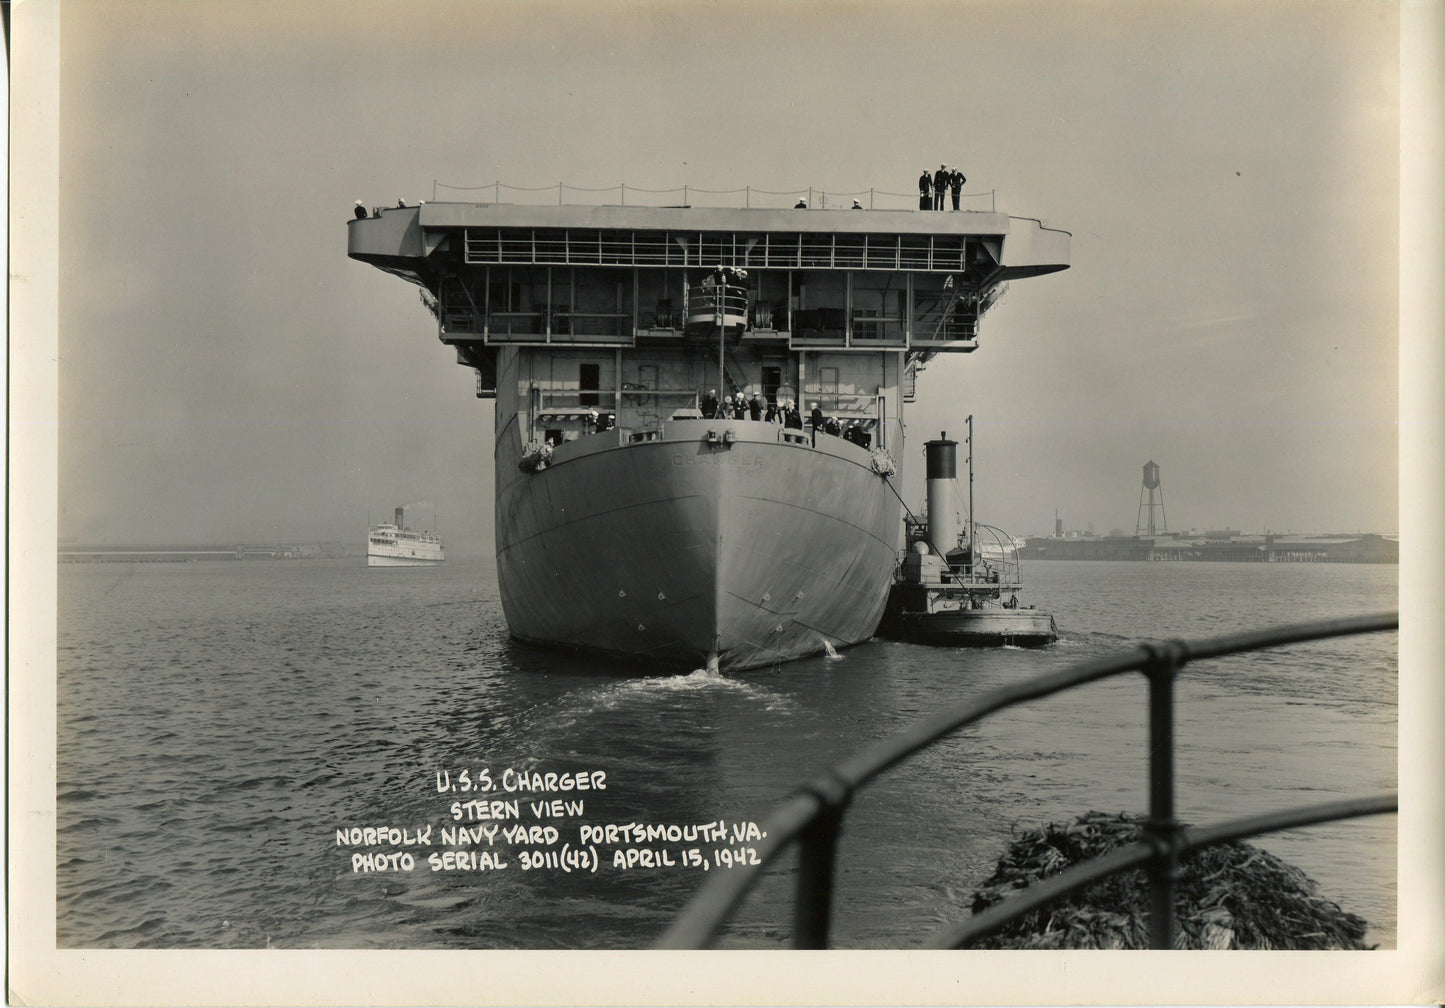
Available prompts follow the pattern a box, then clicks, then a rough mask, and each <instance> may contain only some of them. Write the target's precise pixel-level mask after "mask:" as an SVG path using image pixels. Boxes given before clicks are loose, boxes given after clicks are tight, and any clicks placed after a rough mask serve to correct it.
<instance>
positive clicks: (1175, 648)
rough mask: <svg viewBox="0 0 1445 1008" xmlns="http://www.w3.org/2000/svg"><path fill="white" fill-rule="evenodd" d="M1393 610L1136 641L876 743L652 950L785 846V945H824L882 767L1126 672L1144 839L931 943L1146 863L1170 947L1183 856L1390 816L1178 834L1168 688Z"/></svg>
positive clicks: (697, 931)
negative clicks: (1142, 745) (1187, 669)
mask: <svg viewBox="0 0 1445 1008" xmlns="http://www.w3.org/2000/svg"><path fill="white" fill-rule="evenodd" d="M1399 625H1400V624H1399V615H1398V613H1384V614H1379V615H1371V616H1357V617H1350V618H1344V619H1336V620H1327V621H1323V622H1315V623H1301V624H1292V625H1287V626H1281V627H1273V628H1269V629H1265V630H1259V631H1251V632H1246V633H1236V634H1229V635H1225V636H1221V637H1213V638H1208V639H1205V640H1197V641H1183V640H1171V641H1162V642H1150V643H1144V644H1140V645H1139V646H1137V647H1135V648H1134V649H1133V650H1131V651H1126V652H1123V653H1122V654H1118V655H1114V656H1111V657H1105V658H1100V659H1096V660H1094V661H1089V662H1084V663H1081V664H1078V665H1073V666H1070V667H1069V668H1066V669H1062V670H1060V671H1058V672H1054V673H1050V674H1048V675H1044V676H1039V677H1037V678H1035V679H1031V680H1029V681H1027V682H1023V683H1019V684H1016V685H1013V686H1006V687H1003V688H1001V689H997V690H994V691H992V692H990V693H987V694H985V695H984V696H982V697H980V698H978V699H976V700H970V701H967V702H964V703H962V704H959V705H958V706H955V707H953V708H950V709H949V710H946V711H943V712H942V713H940V714H937V715H934V716H933V717H931V718H928V719H926V720H924V721H922V722H920V723H919V724H918V725H916V726H914V727H913V728H912V729H911V730H909V731H906V732H904V733H902V734H899V735H896V736H894V737H892V738H889V739H885V740H883V741H881V742H879V743H877V744H875V745H873V746H872V747H870V748H869V749H866V750H864V751H863V752H862V753H860V754H858V755H857V756H854V757H853V758H851V759H849V760H847V761H845V762H844V763H842V764H840V765H838V766H837V767H835V768H833V769H832V770H830V771H828V772H827V773H825V774H824V775H823V776H821V777H818V778H816V779H814V780H812V781H809V782H808V783H806V784H804V785H803V786H802V788H801V789H800V790H799V793H798V794H797V795H796V796H795V797H793V798H792V799H791V800H789V801H788V802H786V803H785V804H783V805H782V806H781V807H780V808H778V809H777V810H776V811H775V812H773V814H772V815H770V816H769V817H768V819H767V820H766V821H765V822H763V823H761V824H760V829H761V830H762V833H763V837H764V839H763V840H761V841H759V842H758V843H757V844H755V845H754V847H755V849H756V851H757V853H758V861H757V863H756V864H753V865H748V866H745V867H743V868H738V869H733V870H732V871H730V872H728V873H726V874H721V875H716V876H714V877H712V878H711V879H709V881H708V882H707V883H705V884H704V885H703V887H702V889H700V890H699V891H698V893H697V895H696V896H695V897H694V898H693V900H692V902H691V903H689V904H688V906H687V907H686V908H685V909H684V911H683V913H682V914H681V915H680V916H679V917H678V919H677V920H676V921H675V922H674V923H673V924H672V926H671V927H670V928H668V930H667V931H666V933H665V934H663V936H662V938H661V939H660V940H659V942H658V947H659V948H704V947H706V946H708V945H709V944H710V943H711V941H712V940H713V938H714V937H715V936H716V935H717V933H718V932H719V931H720V930H721V929H722V928H723V926H724V925H725V924H726V923H727V921H728V919H729V918H730V916H731V915H732V912H733V911H734V909H736V907H737V906H738V904H739V903H740V902H741V901H742V898H743V897H744V896H745V895H746V894H747V892H748V891H749V890H750V889H751V888H752V886H753V885H754V884H755V883H756V881H757V880H758V878H759V877H760V876H761V874H762V872H763V870H764V869H765V868H766V866H767V865H768V864H769V863H770V862H771V861H772V860H773V859H774V858H775V857H776V856H777V855H778V854H779V853H781V852H782V851H783V850H785V849H786V848H788V847H790V846H793V845H794V844H796V845H797V847H798V858H799V863H798V873H797V881H796V890H795V897H794V916H793V945H794V947H795V948H809V949H818V948H826V947H827V946H828V936H829V929H830V924H831V917H832V913H831V907H832V898H833V871H834V856H835V853H836V848H837V842H838V834H839V830H840V827H841V825H842V822H843V816H844V813H845V812H846V811H847V808H848V804H849V802H850V800H851V799H852V797H853V795H854V794H855V793H856V792H857V791H858V790H859V789H860V788H861V787H863V786H864V785H865V784H867V783H868V782H869V781H871V780H872V779H873V778H875V777H877V776H878V775H879V774H881V773H882V772H883V771H885V770H887V769H889V768H890V767H893V766H895V765H896V764H898V763H900V762H902V761H904V760H906V759H907V758H909V757H911V756H913V755H914V754H916V753H918V752H920V751H921V750H923V749H925V748H927V747H928V746H930V745H932V744H933V743H935V742H937V741H939V740H940V739H943V738H945V737H947V736H949V735H951V734H952V733H954V732H955V731H957V730H959V729H960V728H963V727H964V726H966V725H970V724H973V723H975V722H977V721H979V720H981V719H982V718H984V717H986V716H987V715H989V714H992V713H994V712H995V711H999V710H1003V709H1004V708H1007V707H1012V706H1014V705H1016V704H1020V703H1024V702H1026V701H1029V700H1037V699H1040V698H1042V697H1047V696H1052V695H1053V694H1055V693H1059V692H1062V691H1064V690H1069V689H1073V688H1074V687H1077V686H1082V685H1084V684H1086V683H1091V682H1096V681H1098V680H1101V679H1106V678H1109V677H1112V676H1116V675H1120V674H1122V673H1126V672H1142V673H1143V674H1144V675H1145V677H1146V678H1147V679H1148V682H1149V704H1148V706H1149V816H1148V819H1147V820H1146V822H1145V826H1144V836H1145V840H1144V841H1143V842H1141V843H1137V844H1133V845H1131V846H1128V847H1123V848H1119V849H1118V850H1115V851H1113V852H1111V853H1110V854H1108V855H1105V856H1104V857H1101V858H1099V859H1097V860H1095V861H1091V862H1086V863H1084V864H1081V865H1077V866H1075V867H1073V868H1070V869H1068V870H1066V871H1064V872H1062V873H1060V874H1058V875H1055V876H1051V877H1049V878H1048V879H1046V880H1044V881H1042V882H1040V883H1037V884H1036V885H1034V886H1031V887H1030V888H1028V889H1025V890H1024V891H1023V892H1022V893H1021V894H1019V895H1017V896H1014V897H1011V898H1009V899H1007V900H1005V901H1004V902H1002V903H1000V904H998V905H996V906H994V907H992V908H990V909H989V910H987V911H985V912H984V913H981V914H979V915H977V916H975V917H973V918H971V919H969V920H966V921H964V922H962V923H960V924H956V925H951V926H948V927H946V928H944V929H942V930H941V931H939V932H937V933H936V934H935V935H934V936H933V940H932V941H931V942H930V944H931V945H932V946H934V947H941V948H960V947H962V946H964V945H966V944H968V943H969V942H971V941H973V940H975V939H978V938H981V937H983V936H985V935H987V934H990V933H992V932H993V931H996V930H998V929H999V928H1000V927H1002V926H1003V925H1004V924H1007V923H1008V922H1009V921H1011V920H1013V919H1014V918H1016V917H1018V916H1020V915H1022V914H1025V913H1028V912H1029V911H1031V910H1034V909H1037V908H1038V907H1040V906H1042V905H1044V904H1045V903H1048V902H1050V901H1052V900H1055V899H1058V898H1060V897H1062V896H1064V895H1067V894H1068V893H1070V892H1074V891H1075V890H1077V889H1080V888H1083V887H1084V886H1087V885H1089V884H1090V883H1092V882H1095V881H1097V880H1099V879H1101V878H1104V877H1105V876H1108V875H1113V874H1116V873H1118V872H1121V871H1125V870H1127V869H1129V868H1133V867H1137V866H1139V865H1146V866H1147V869H1148V878H1149V889H1150V922H1149V924H1150V947H1151V948H1155V949H1172V948H1173V947H1174V934H1175V929H1176V922H1175V907H1174V890H1175V883H1176V880H1177V876H1178V866H1179V861H1180V858H1181V857H1182V856H1183V855H1184V854H1186V853H1188V852H1190V851H1193V850H1197V849H1200V848H1203V847H1208V846H1212V845H1215V844H1220V843H1224V842H1226V841H1229V840H1235V839H1239V838H1242V837H1248V836H1256V835H1258V834H1261V833H1269V832H1273V831H1276V830H1281V829H1287V828H1291V827H1296V826H1306V825H1311V824H1314V823H1321V822H1330V821H1333V820H1338V819H1347V818H1353V817H1357V816H1366V815H1378V814H1382V813H1388V812H1394V811H1396V810H1397V807H1398V800H1397V797H1396V795H1395V794H1394V793H1393V792H1392V793H1389V794H1381V795H1373V796H1367V797H1359V798H1353V799H1347V800H1344V801H1336V802H1330V803H1326V804H1321V805H1312V806H1307V807H1303V808H1294V809H1289V810H1286V811H1282V812H1276V813H1271V814H1267V815H1260V816H1253V817H1250V818H1244V819H1238V820H1234V821H1231V822H1227V823H1223V824H1219V825H1214V826H1208V827H1201V828H1195V829H1185V828H1184V827H1183V826H1181V825H1180V823H1179V822H1177V821H1176V820H1175V818H1174V776H1175V770H1174V681H1175V679H1176V678H1177V677H1178V675H1179V673H1180V670H1181V669H1183V668H1184V666H1185V665H1186V664H1188V663H1189V662H1191V661H1199V660H1203V659H1208V658H1219V657H1222V656H1224V655H1231V654H1243V653H1246V652H1250V651H1258V650H1261V649H1264V648H1271V647H1280V646H1282V645H1286V644H1296V643H1301V642H1304V641H1314V640H1325V639H1327V638H1331V637H1343V636H1347V635H1350V634H1361V633H1374V632H1380V631H1387V630H1396V629H1398V628H1399Z"/></svg>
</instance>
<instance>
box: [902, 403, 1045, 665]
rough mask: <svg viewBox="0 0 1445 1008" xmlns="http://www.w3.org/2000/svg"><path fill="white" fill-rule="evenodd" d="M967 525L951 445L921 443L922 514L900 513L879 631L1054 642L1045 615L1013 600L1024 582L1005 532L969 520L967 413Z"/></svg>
mask: <svg viewBox="0 0 1445 1008" xmlns="http://www.w3.org/2000/svg"><path fill="white" fill-rule="evenodd" d="M968 429H969V437H968V444H969V447H970V452H969V473H968V485H969V500H968V516H969V520H968V523H967V526H966V527H965V526H964V523H963V522H962V521H961V520H960V519H959V515H958V503H957V500H956V486H957V481H956V474H957V471H958V469H957V449H958V442H957V441H950V440H949V439H948V433H947V432H946V431H945V432H943V433H942V434H940V436H939V438H938V440H936V441H928V442H926V443H925V444H924V446H923V448H924V457H925V465H926V479H925V485H926V487H927V499H928V515H927V517H926V518H919V517H915V516H913V515H908V516H906V517H905V518H904V520H903V524H904V543H905V549H904V554H903V558H902V560H901V561H900V562H899V564H898V568H897V571H896V572H895V574H894V578H893V584H892V586H891V587H890V589H889V592H888V604H887V606H886V607H885V608H884V611H883V621H882V623H881V625H880V626H879V628H878V634H879V636H882V637H889V638H892V639H894V640H903V641H909V642H911V643H917V644H946V645H954V646H966V647H998V646H1000V645H1008V644H1011V645H1015V646H1018V647H1041V646H1043V645H1045V644H1051V643H1053V642H1054V641H1056V640H1058V637H1059V633H1058V628H1057V627H1056V626H1055V624H1054V618H1053V616H1052V615H1051V614H1049V613H1046V612H1041V611H1040V610H1038V609H1036V608H1034V607H1033V606H1023V605H1020V604H1019V591H1020V590H1021V589H1022V587H1023V578H1022V572H1021V568H1020V564H1019V555H1018V547H1017V546H1016V545H1015V543H1014V540H1013V538H1012V537H1011V536H1009V535H1007V534H1006V533H1005V532H1003V531H1002V530H1000V529H997V528H995V527H993V526H992V525H982V524H979V523H977V522H975V521H974V520H973V452H972V450H971V449H972V446H973V417H972V416H970V417H969V418H968Z"/></svg>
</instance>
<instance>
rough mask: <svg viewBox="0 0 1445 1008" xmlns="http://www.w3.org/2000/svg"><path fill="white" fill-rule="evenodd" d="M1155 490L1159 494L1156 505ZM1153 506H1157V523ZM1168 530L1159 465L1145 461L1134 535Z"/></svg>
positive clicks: (1155, 533) (1152, 533) (1154, 533)
mask: <svg viewBox="0 0 1445 1008" xmlns="http://www.w3.org/2000/svg"><path fill="white" fill-rule="evenodd" d="M1156 491H1157V492H1158V494H1159V503H1158V504H1157V505H1156V504H1155V503H1154V494H1155V492H1156ZM1145 492H1148V494H1149V504H1148V508H1149V517H1148V519H1147V520H1146V519H1145V518H1144V507H1145V504H1144V494H1145ZM1155 507H1158V508H1159V522H1158V524H1157V525H1156V524H1155V521H1154V508H1155ZM1168 531H1169V519H1168V517H1167V516H1166V515H1165V514H1164V488H1163V487H1162V486H1160V485H1159V466H1158V464H1157V463H1155V462H1145V463H1144V484H1143V486H1141V487H1139V520H1138V521H1137V522H1135V523H1134V534H1135V535H1136V536H1137V535H1145V534H1148V535H1151V536H1152V535H1157V534H1158V533H1160V532H1168Z"/></svg>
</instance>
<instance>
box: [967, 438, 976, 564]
mask: <svg viewBox="0 0 1445 1008" xmlns="http://www.w3.org/2000/svg"><path fill="white" fill-rule="evenodd" d="M964 443H966V444H967V445H968V565H969V567H970V568H972V567H973V565H974V564H975V563H976V562H977V561H978V556H977V549H976V547H975V544H974V541H973V414H972V413H970V414H969V415H968V436H967V437H966V438H965V439H964Z"/></svg>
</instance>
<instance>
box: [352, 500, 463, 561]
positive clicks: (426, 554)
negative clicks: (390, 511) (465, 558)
mask: <svg viewBox="0 0 1445 1008" xmlns="http://www.w3.org/2000/svg"><path fill="white" fill-rule="evenodd" d="M446 558H447V557H446V551H445V550H444V549H443V548H442V540H441V536H439V535H437V534H436V533H434V532H429V531H421V532H418V531H417V530H416V529H410V528H407V527H406V509H405V508H397V509H396V520H395V521H391V522H382V523H381V524H379V525H373V526H372V527H371V530H370V531H369V532H368V533H367V537H366V566H368V567H435V566H436V565H437V564H439V563H441V562H442V561H444V560H446Z"/></svg>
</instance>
